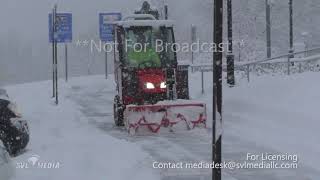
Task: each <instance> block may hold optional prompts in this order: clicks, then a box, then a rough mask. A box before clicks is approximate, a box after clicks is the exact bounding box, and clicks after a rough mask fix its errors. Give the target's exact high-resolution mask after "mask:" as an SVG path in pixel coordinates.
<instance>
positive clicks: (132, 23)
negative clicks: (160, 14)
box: [115, 14, 174, 28]
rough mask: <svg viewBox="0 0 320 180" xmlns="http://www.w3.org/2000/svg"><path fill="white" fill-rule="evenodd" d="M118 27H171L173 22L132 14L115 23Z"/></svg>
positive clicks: (146, 15) (148, 15)
mask: <svg viewBox="0 0 320 180" xmlns="http://www.w3.org/2000/svg"><path fill="white" fill-rule="evenodd" d="M115 24H117V25H118V26H123V27H139V26H140V27H141V26H151V27H156V28H158V27H161V26H165V27H173V25H174V21H171V20H157V19H156V18H155V17H154V16H152V15H150V14H134V15H131V16H127V17H125V18H124V19H123V20H122V21H117V22H115Z"/></svg>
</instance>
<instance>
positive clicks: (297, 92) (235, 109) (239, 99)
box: [224, 73, 320, 172]
mask: <svg viewBox="0 0 320 180" xmlns="http://www.w3.org/2000/svg"><path fill="white" fill-rule="evenodd" d="M319 79H320V73H303V74H296V75H292V76H277V77H258V78H254V79H253V80H252V81H251V82H250V83H249V84H248V83H246V82H241V84H240V85H238V87H235V88H232V89H230V88H225V91H224V92H225V93H224V100H225V101H224V103H225V110H224V111H225V115H224V119H225V121H224V122H225V126H224V129H225V133H227V134H232V135H234V136H238V137H240V138H241V139H246V140H250V141H251V142H254V143H256V144H257V146H259V145H262V146H264V147H268V148H272V149H274V150H276V151H279V152H282V153H290V154H297V155H298V156H299V163H301V164H303V165H305V166H309V167H310V169H317V171H319V172H320V166H319V165H318V163H319V162H320V157H319V152H320V144H319V137H320V131H319V126H320V122H319V117H320V111H319V100H320V93H319V92H320V85H319V83H318V81H319Z"/></svg>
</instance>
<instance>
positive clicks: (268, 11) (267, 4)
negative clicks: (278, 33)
mask: <svg viewBox="0 0 320 180" xmlns="http://www.w3.org/2000/svg"><path fill="white" fill-rule="evenodd" d="M266 32H267V58H271V20H270V4H269V0H266Z"/></svg>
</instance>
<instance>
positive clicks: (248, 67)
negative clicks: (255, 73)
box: [247, 64, 250, 82]
mask: <svg viewBox="0 0 320 180" xmlns="http://www.w3.org/2000/svg"><path fill="white" fill-rule="evenodd" d="M247 79H248V82H250V65H249V64H248V65H247Z"/></svg>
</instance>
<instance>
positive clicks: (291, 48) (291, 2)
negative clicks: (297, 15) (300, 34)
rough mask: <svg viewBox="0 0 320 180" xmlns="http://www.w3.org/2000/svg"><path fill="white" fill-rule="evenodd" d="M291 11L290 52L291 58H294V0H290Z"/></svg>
mask: <svg viewBox="0 0 320 180" xmlns="http://www.w3.org/2000/svg"><path fill="white" fill-rule="evenodd" d="M289 13H290V15H289V16H290V28H289V29H290V30H289V31H290V32H289V36H290V40H289V41H290V49H289V54H290V58H294V54H293V52H294V49H293V1H292V0H289Z"/></svg>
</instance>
